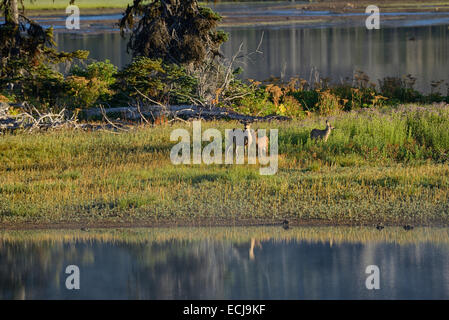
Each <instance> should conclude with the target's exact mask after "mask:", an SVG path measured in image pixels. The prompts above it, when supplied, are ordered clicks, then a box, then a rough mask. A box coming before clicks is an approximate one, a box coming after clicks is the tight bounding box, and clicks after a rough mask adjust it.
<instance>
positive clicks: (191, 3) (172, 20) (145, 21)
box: [120, 0, 227, 66]
mask: <svg viewBox="0 0 449 320" xmlns="http://www.w3.org/2000/svg"><path fill="white" fill-rule="evenodd" d="M220 20H221V17H220V16H219V15H218V14H217V13H215V12H213V11H212V10H211V9H209V8H204V7H200V6H199V5H198V2H197V0H183V1H179V0H152V1H148V2H146V1H144V0H134V2H133V4H132V5H128V7H127V9H126V11H125V13H124V15H123V18H122V19H121V21H120V29H121V31H122V34H124V33H125V32H126V31H132V33H131V38H130V40H129V42H128V50H131V51H132V53H133V55H134V57H138V56H144V57H149V58H151V59H162V60H163V61H164V62H165V63H170V64H171V63H176V64H181V65H188V64H194V65H196V66H198V65H201V64H202V63H203V62H204V61H205V60H206V59H208V58H211V57H212V58H214V57H216V56H219V55H220V53H219V48H220V45H221V44H222V43H223V42H225V41H226V40H227V35H226V34H225V33H223V32H220V31H216V30H215V28H216V27H217V25H218V22H219V21H220Z"/></svg>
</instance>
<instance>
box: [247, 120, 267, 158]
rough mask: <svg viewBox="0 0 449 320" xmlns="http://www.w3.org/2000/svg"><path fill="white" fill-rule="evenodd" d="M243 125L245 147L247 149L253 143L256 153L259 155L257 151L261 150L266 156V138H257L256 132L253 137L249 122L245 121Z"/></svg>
mask: <svg viewBox="0 0 449 320" xmlns="http://www.w3.org/2000/svg"><path fill="white" fill-rule="evenodd" d="M243 125H244V127H245V130H244V132H245V146H247V147H249V146H250V145H251V144H252V143H253V141H255V142H256V147H257V149H256V152H257V153H259V151H262V150H263V154H264V155H266V154H267V151H268V144H269V139H268V137H267V136H263V137H260V138H259V135H258V134H257V131H255V132H254V136H253V134H252V130H251V122H248V121H245V122H243ZM246 137H247V138H246Z"/></svg>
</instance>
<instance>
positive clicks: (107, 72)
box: [64, 60, 117, 108]
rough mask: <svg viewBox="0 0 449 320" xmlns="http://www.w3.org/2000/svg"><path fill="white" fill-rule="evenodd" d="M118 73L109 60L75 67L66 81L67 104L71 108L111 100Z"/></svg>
mask: <svg viewBox="0 0 449 320" xmlns="http://www.w3.org/2000/svg"><path fill="white" fill-rule="evenodd" d="M116 74H117V67H115V66H114V65H113V64H111V63H110V61H109V60H106V61H105V62H94V63H91V64H89V65H88V66H87V67H86V68H82V67H80V66H75V67H73V68H72V69H71V70H70V75H69V76H68V77H67V78H66V79H65V82H64V86H65V102H66V104H67V105H68V106H69V107H71V108H88V107H92V106H93V105H95V104H96V103H105V102H109V101H110V100H111V98H112V96H113V91H112V90H111V87H112V86H113V85H114V83H115V81H116V80H115V75H116Z"/></svg>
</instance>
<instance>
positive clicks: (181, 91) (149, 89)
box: [113, 57, 198, 104]
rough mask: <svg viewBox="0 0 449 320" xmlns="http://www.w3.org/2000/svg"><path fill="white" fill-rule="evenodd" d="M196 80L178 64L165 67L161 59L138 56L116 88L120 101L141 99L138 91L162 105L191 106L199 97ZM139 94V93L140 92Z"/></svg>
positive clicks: (122, 72) (119, 77)
mask: <svg viewBox="0 0 449 320" xmlns="http://www.w3.org/2000/svg"><path fill="white" fill-rule="evenodd" d="M196 87H197V80H196V79H195V78H194V77H192V76H190V75H188V74H187V72H186V70H185V69H184V68H183V67H181V66H179V65H176V64H165V63H163V62H162V60H161V59H158V60H153V59H150V58H146V57H138V58H135V59H134V60H133V62H132V63H131V64H129V65H128V66H127V67H126V68H125V69H123V70H122V71H120V72H119V73H118V74H117V81H116V83H115V84H114V85H113V88H115V89H116V90H117V92H118V95H119V96H118V100H119V101H122V100H123V99H125V100H126V101H128V100H129V98H132V97H137V98H141V97H140V95H139V93H138V91H140V92H141V93H143V94H144V95H146V96H147V97H149V98H151V99H152V100H155V101H157V102H161V103H167V104H184V103H191V100H190V98H192V97H193V98H196V99H198V97H197V96H196ZM136 89H137V90H138V91H137V90H136Z"/></svg>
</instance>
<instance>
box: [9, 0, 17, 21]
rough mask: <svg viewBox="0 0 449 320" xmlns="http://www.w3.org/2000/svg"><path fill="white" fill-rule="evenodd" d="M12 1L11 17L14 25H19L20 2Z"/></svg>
mask: <svg viewBox="0 0 449 320" xmlns="http://www.w3.org/2000/svg"><path fill="white" fill-rule="evenodd" d="M10 1H11V17H12V22H13V23H14V24H19V4H18V0H10Z"/></svg>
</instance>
